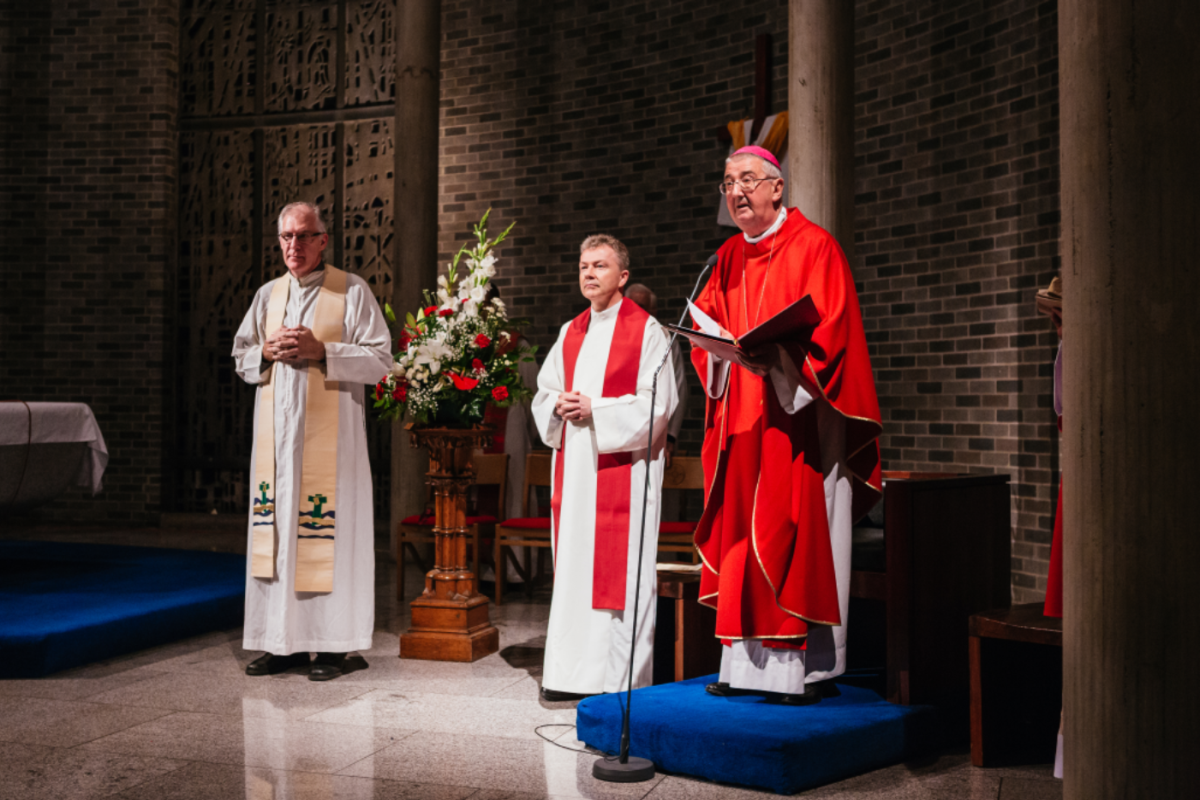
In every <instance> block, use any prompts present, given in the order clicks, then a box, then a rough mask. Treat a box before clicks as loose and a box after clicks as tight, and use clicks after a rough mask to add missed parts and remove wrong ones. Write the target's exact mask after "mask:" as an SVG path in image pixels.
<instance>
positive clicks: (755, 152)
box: [730, 144, 780, 169]
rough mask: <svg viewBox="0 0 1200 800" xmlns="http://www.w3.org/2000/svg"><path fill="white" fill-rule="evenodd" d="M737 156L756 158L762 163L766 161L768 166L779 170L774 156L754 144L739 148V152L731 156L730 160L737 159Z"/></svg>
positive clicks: (777, 161)
mask: <svg viewBox="0 0 1200 800" xmlns="http://www.w3.org/2000/svg"><path fill="white" fill-rule="evenodd" d="M738 156H758V157H759V158H761V159H762V160H763V161H766V162H767V163H768V164H774V165H775V169H780V166H779V159H777V158H775V156H773V155H771V151H770V150H768V149H766V148H765V147H759V146H758V145H756V144H748V145H746V146H745V147H743V148H741V149H740V150H738V151H737V152H735V153H734V154H733V155H731V156H730V158H737V157H738Z"/></svg>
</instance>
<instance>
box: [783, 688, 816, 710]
mask: <svg viewBox="0 0 1200 800" xmlns="http://www.w3.org/2000/svg"><path fill="white" fill-rule="evenodd" d="M776 697H778V698H779V699H778V700H776V702H777V703H779V704H780V705H784V706H811V705H812V704H814V703H819V702H821V690H820V689H818V688H817V687H816V686H813V685H811V684H810V685H809V686H807V687H805V689H804V693H803V694H780V695H776Z"/></svg>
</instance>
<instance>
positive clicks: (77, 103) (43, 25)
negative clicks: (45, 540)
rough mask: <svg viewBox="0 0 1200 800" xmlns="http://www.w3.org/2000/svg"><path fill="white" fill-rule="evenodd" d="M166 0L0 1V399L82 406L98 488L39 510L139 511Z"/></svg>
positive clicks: (169, 140)
mask: <svg viewBox="0 0 1200 800" xmlns="http://www.w3.org/2000/svg"><path fill="white" fill-rule="evenodd" d="M177 18H178V12H177V3H176V2H174V0H70V1H68V0H49V2H44V3H5V4H4V5H3V8H2V9H0V20H2V31H0V76H2V77H0V137H2V138H3V145H2V146H3V151H2V152H3V155H2V161H0V229H2V230H3V233H2V234H0V235H2V236H3V249H4V252H5V256H6V265H5V267H4V268H3V269H2V270H0V349H2V351H3V353H4V356H3V359H2V360H0V379H2V380H3V388H2V389H0V396H3V397H4V398H8V399H12V398H21V399H26V400H58V401H80V402H86V403H88V404H89V405H91V407H92V409H93V411H94V412H95V414H96V417H97V419H98V421H99V423H100V427H101V429H102V430H103V433H104V436H105V439H106V440H107V443H108V449H109V453H110V460H109V466H108V472H107V473H106V475H105V478H104V484H105V488H104V491H103V493H102V494H100V495H99V496H97V497H96V498H94V499H93V498H92V497H91V496H90V495H88V494H85V493H84V492H83V490H82V489H72V490H71V492H70V493H69V495H68V496H67V497H65V498H64V499H63V501H62V502H61V503H60V504H58V506H57V507H56V508H44V509H42V510H39V511H38V512H37V513H38V514H39V515H41V516H42V517H44V518H68V517H69V518H72V519H79V520H87V521H90V522H102V521H112V522H117V521H122V522H152V521H156V520H157V512H158V509H159V504H160V501H161V493H162V485H161V480H160V475H161V473H162V459H163V441H164V438H165V429H166V427H167V425H168V424H169V423H168V422H167V421H166V420H165V419H164V413H163V408H164V397H163V391H164V387H165V386H166V385H169V384H168V381H167V379H166V377H165V373H166V370H167V367H166V365H165V359H164V341H163V320H164V318H163V313H164V296H165V295H166V293H167V292H168V290H169V274H168V268H169V266H170V264H171V263H172V259H173V244H172V243H173V241H174V230H175V192H176V186H175V183H176V180H175V176H176V163H177V145H176V130H175V125H176V111H177V105H178V100H177V95H178V87H177V74H176V72H177V66H176V59H177V53H178V41H179V33H178V24H177V21H176V20H177Z"/></svg>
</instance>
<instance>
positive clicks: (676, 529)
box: [658, 456, 704, 564]
mask: <svg viewBox="0 0 1200 800" xmlns="http://www.w3.org/2000/svg"><path fill="white" fill-rule="evenodd" d="M662 488H663V492H667V491H682V490H686V489H704V465H703V464H701V463H700V459H699V457H697V456H675V458H673V459H671V467H670V469H668V470H666V471H665V472H664V473H663V484H662ZM698 523H699V520H696V521H679V522H670V521H664V522H660V523H659V525H658V552H659V555H660V556H661V554H663V553H674V554H679V553H687V555H688V558H689V559H690V560H691V562H692V563H693V564H698V563H700V554H699V553H697V552H696V547H695V544H694V536H695V533H696V525H697V524H698Z"/></svg>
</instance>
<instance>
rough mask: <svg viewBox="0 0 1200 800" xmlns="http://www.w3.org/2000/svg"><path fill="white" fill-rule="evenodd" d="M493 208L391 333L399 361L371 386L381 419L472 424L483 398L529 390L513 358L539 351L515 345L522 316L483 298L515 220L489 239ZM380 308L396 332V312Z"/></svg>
mask: <svg viewBox="0 0 1200 800" xmlns="http://www.w3.org/2000/svg"><path fill="white" fill-rule="evenodd" d="M491 213H492V211H491V209H488V211H487V213H486V214H484V215H483V218H482V219H481V220H479V223H478V224H477V225H475V226H474V233H475V243H474V245H473V246H472V247H470V248H468V247H467V245H463V247H462V248H461V249H460V250H459V251H458V252H457V253H456V254H455V255H454V260H453V261H452V262H450V264H449V265H448V269H447V271H446V274H445V275H441V276H439V277H438V289H437V293H436V294H433V295H431V294H430V293H429V290H425V292H424V295H425V307H424V308H422V309H420V310H419V311H417V313H416V314H415V315H413V314H411V313H410V314H407V315H406V317H405V321H404V325H403V326H402V327H401V329H400V334H399V336H398V337H397V338H396V348H397V350H398V351H399V352H397V353H396V356H395V361H396V363H395V364H394V365H393V366H392V371H391V372H390V373H389V374H388V375H386V376H384V378H383V380H381V381H380V382H379V383H378V384H376V386H375V408H376V409H377V410H379V412H380V414H379V416H380V418H381V419H385V420H389V419H399V418H401V417H403V416H404V415H405V413H407V414H408V415H409V416H410V417H411V418H412V420H413V421H414V422H416V423H418V424H422V425H428V424H438V425H450V426H469V425H473V424H477V423H479V422H481V421H482V420H483V414H484V410H485V408H486V406H487V404H488V403H493V404H495V405H497V406H501V407H503V406H508V405H511V404H512V403H515V402H517V401H518V400H523V399H525V398H527V397H530V396H532V394H533V392H532V390H531V389H530V388H529V387H527V386H525V384H524V383H523V382H522V381H521V376H520V374H519V373H518V372H517V364H518V363H520V362H521V361H533V360H534V358H533V356H534V353H535V352H536V348H532V347H529V348H522V349H519V350H518V349H517V347H516V333H515V330H514V328H515V327H517V326H521V325H523V324H526V322H525V321H524V320H509V319H508V313H507V310H506V309H505V307H504V303H503V302H501V300H500V298H499V297H494V298H492V299H491V300H490V301H489V300H487V293H488V283H489V281H490V280H491V279H492V278H493V277H494V276H495V275H496V256H495V254H494V253H493V252H492V250H493V249H495V247H496V246H497V245H499V244H500V243H501V242H503V241H504V240H505V238H506V237H507V236H508V234H509V232H510V231H511V230H512V229H513V225H515V224H516V223H513V225H509V226H508V227H507V228H506V229H505V230H504V232H503V233H501V234H500V235H499V236H497V237H496V238H495V239H494V240H493V239H489V238H488V235H487V220H488V215H490V214H491ZM460 265H461V266H462V267H464V269H463V272H464V273H465V274H462V275H461V276H460ZM384 312H385V314H386V315H387V319H388V322H389V324H391V325H392V326H393V327H392V330H393V332H394V331H395V324H396V321H397V320H396V316H395V314H394V313H393V312H392V309H391V307H389V306H385V308H384Z"/></svg>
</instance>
